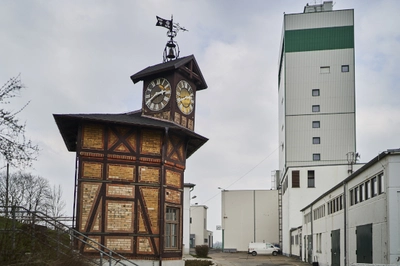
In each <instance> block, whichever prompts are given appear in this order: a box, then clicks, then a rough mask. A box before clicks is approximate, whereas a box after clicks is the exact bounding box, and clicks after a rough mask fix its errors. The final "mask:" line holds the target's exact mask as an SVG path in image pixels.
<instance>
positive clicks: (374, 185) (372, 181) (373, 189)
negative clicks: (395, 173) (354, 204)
mask: <svg viewBox="0 0 400 266" xmlns="http://www.w3.org/2000/svg"><path fill="white" fill-rule="evenodd" d="M376 192H377V189H376V176H375V177H374V178H372V179H371V198H373V197H375V196H376Z"/></svg>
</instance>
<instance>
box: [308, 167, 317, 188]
mask: <svg viewBox="0 0 400 266" xmlns="http://www.w3.org/2000/svg"><path fill="white" fill-rule="evenodd" d="M307 180H308V187H315V172H314V170H309V171H308V176H307Z"/></svg>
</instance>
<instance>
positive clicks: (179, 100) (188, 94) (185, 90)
mask: <svg viewBox="0 0 400 266" xmlns="http://www.w3.org/2000/svg"><path fill="white" fill-rule="evenodd" d="M176 104H177V105H178V108H179V110H181V112H182V113H184V114H185V115H188V114H190V113H192V112H193V109H194V92H193V89H192V87H191V86H190V84H189V83H188V82H187V81H186V80H181V81H179V83H178V85H176Z"/></svg>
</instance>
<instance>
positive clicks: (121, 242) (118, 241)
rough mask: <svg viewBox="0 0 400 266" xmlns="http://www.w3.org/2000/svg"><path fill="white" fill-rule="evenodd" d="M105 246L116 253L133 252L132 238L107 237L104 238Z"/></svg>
mask: <svg viewBox="0 0 400 266" xmlns="http://www.w3.org/2000/svg"><path fill="white" fill-rule="evenodd" d="M105 246H106V247H108V248H109V249H112V250H114V251H116V252H125V253H128V252H129V253H132V252H133V237H129V236H127V237H124V236H123V237H121V236H108V237H106V238H105Z"/></svg>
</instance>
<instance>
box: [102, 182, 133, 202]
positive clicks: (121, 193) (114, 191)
mask: <svg viewBox="0 0 400 266" xmlns="http://www.w3.org/2000/svg"><path fill="white" fill-rule="evenodd" d="M106 191H107V192H106V193H107V197H118V198H132V199H133V198H134V197H135V186H133V185H116V184H107V189H106Z"/></svg>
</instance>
